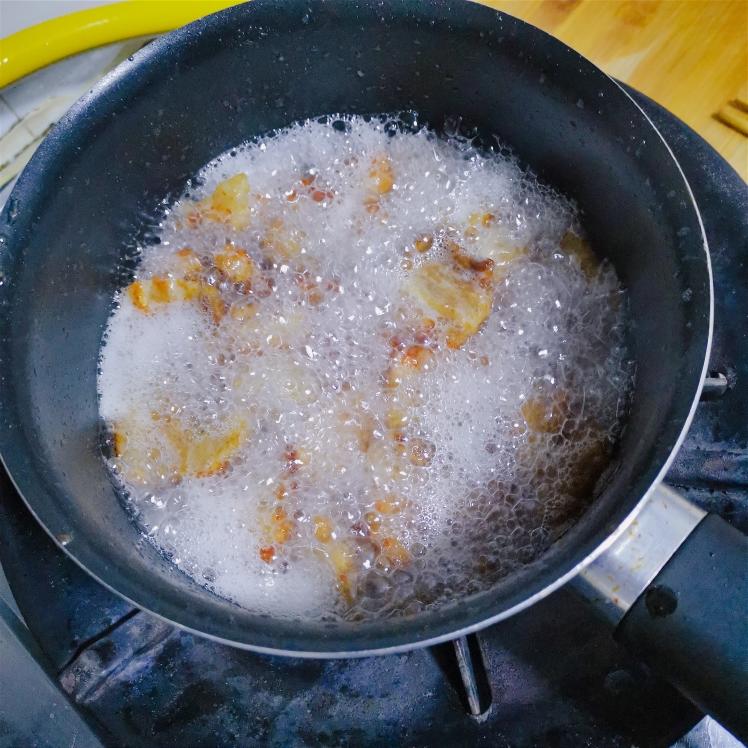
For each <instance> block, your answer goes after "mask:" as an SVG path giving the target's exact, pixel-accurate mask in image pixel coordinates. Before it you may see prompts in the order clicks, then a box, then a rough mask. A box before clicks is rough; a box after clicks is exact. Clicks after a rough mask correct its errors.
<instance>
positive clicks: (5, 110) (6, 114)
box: [0, 95, 18, 137]
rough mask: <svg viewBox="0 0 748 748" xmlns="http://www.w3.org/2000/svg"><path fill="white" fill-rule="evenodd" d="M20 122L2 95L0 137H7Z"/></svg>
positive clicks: (0, 102)
mask: <svg viewBox="0 0 748 748" xmlns="http://www.w3.org/2000/svg"><path fill="white" fill-rule="evenodd" d="M16 122H18V117H17V116H16V113H15V112H14V111H13V110H12V109H11V108H10V107H9V106H8V105H7V104H6V103H5V102H4V101H3V98H2V96H1V95H0V137H2V136H3V135H5V133H6V132H8V130H10V129H11V127H13V125H15V124H16Z"/></svg>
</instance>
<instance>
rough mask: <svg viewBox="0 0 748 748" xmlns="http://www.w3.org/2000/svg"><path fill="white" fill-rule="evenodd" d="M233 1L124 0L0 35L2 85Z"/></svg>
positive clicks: (168, 28)
mask: <svg viewBox="0 0 748 748" xmlns="http://www.w3.org/2000/svg"><path fill="white" fill-rule="evenodd" d="M230 5H237V0H127V1H126V2H121V3H112V4H111V5H101V6H98V7H96V8H90V9H88V10H82V11H79V12H78V13H70V14H69V15H66V16H60V17H59V18H53V19H51V20H49V21H44V23H39V24H37V25H36V26H31V27H29V28H27V29H23V30H22V31H19V32H17V33H15V34H11V35H10V36H6V37H3V38H1V39H0V87H3V86H7V85H8V84H10V83H13V82H15V81H17V80H18V79H19V78H23V76H24V75H28V74H29V73H33V72H34V71H35V70H39V69H40V68H43V67H45V66H46V65H49V64H51V63H53V62H58V61H59V60H62V59H64V58H65V57H69V56H70V55H74V54H77V53H78V52H83V51H85V50H87V49H93V48H94V47H101V46H102V45H104V44H111V43H112V42H118V41H122V40H123V39H132V38H133V37H138V36H156V35H158V34H163V33H164V32H166V31H171V30H172V29H175V28H178V27H179V26H184V25H185V24H186V23H189V22H190V21H194V20H195V19H196V18H201V17H202V16H206V15H208V14H209V13H215V12H216V11H218V10H222V9H223V8H228V7H229V6H230Z"/></svg>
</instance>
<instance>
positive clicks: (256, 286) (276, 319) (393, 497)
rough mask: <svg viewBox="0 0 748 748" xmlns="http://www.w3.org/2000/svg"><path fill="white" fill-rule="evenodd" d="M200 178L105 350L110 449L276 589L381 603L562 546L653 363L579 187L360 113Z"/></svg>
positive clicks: (234, 569)
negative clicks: (590, 242)
mask: <svg viewBox="0 0 748 748" xmlns="http://www.w3.org/2000/svg"><path fill="white" fill-rule="evenodd" d="M237 174H245V175H246V177H242V178H239V179H238V180H237V179H236V178H235V175H237ZM232 178H234V180H233V181H232V182H231V183H230V184H231V185H233V186H232V187H231V189H232V190H233V192H231V190H229V192H230V195H229V198H230V199H228V202H227V201H226V200H224V199H221V200H219V201H218V202H215V201H214V202H213V203H211V202H210V200H211V196H212V195H214V194H217V193H215V190H216V188H219V192H220V193H221V194H222V195H223V197H224V198H225V197H226V188H225V187H221V185H222V184H223V185H225V184H226V182H225V180H227V179H229V180H231V179H232ZM198 181H199V182H200V184H201V186H200V187H199V188H197V189H195V190H194V191H192V192H189V193H188V194H186V195H185V196H184V197H183V199H182V200H180V201H179V202H178V203H177V204H176V205H175V206H173V208H172V209H171V211H170V212H169V214H168V216H167V218H166V219H165V220H164V222H163V224H162V227H161V231H160V235H159V239H160V242H159V243H157V244H152V245H149V246H145V247H143V248H142V253H141V262H140V265H139V267H138V269H137V276H136V283H140V284H142V285H141V287H140V288H139V291H140V292H139V293H134V290H133V289H134V287H133V286H130V287H128V288H126V289H123V291H122V292H121V293H120V295H119V296H118V299H117V304H116V308H115V312H114V314H113V315H112V318H111V320H110V322H109V327H108V331H107V335H106V339H105V343H104V345H103V347H102V351H101V362H100V363H101V374H100V378H99V390H100V411H101V415H102V417H103V418H104V419H105V420H106V421H107V422H108V423H110V424H111V426H112V429H113V431H114V433H115V434H116V435H117V437H116V439H117V440H118V444H116V445H115V447H116V448H115V456H114V457H113V458H112V459H111V460H110V467H111V469H112V471H113V473H114V475H115V476H116V478H117V480H118V481H119V482H120V484H121V485H122V487H123V490H124V492H125V494H126V496H127V501H128V503H129V506H130V508H131V510H132V511H133V514H134V515H135V519H136V521H137V523H138V525H139V526H140V527H141V528H142V531H143V532H144V533H145V534H146V535H147V536H148V538H149V539H150V540H151V542H153V543H154V544H155V545H156V546H157V547H158V548H159V549H161V550H162V551H163V552H164V553H165V554H167V555H168V557H169V558H170V559H171V560H172V561H173V562H174V563H175V564H176V565H177V566H178V567H179V568H180V569H182V570H183V571H184V572H185V573H187V574H189V575H190V576H192V577H193V578H195V579H196V580H197V581H198V582H200V583H201V584H204V585H205V586H207V587H208V588H209V589H211V590H213V591H214V592H216V593H217V594H219V595H222V596H225V597H227V598H229V599H231V600H233V601H235V602H236V603H238V604H240V605H243V606H245V607H247V608H250V609H252V610H257V611H263V612H268V613H272V614H274V615H284V616H290V617H305V618H309V617H316V618H338V617H342V618H346V619H354V620H355V619H360V618H368V617H375V616H391V615H397V614H401V613H403V612H405V613H412V612H417V611H418V610H421V609H424V608H427V607H433V606H438V605H440V604H443V603H444V602H446V601H448V600H451V599H455V598H457V597H459V596H461V595H464V594H468V593H473V592H478V591H480V590H483V589H487V588H488V587H490V586H491V585H493V584H495V583H496V582H497V581H498V580H499V579H501V578H502V577H504V576H505V575H506V574H508V573H510V572H512V571H513V570H515V569H517V568H519V567H520V566H522V565H523V564H526V563H528V562H530V561H532V560H533V559H534V558H536V557H537V556H538V555H539V554H541V553H542V552H543V551H544V550H545V549H546V548H547V547H548V546H549V545H550V543H551V542H552V541H553V540H554V539H555V538H556V537H558V535H559V534H560V533H562V532H563V531H564V529H566V527H568V525H569V523H570V522H572V521H573V520H574V519H575V518H576V517H577V516H578V515H579V513H580V512H581V511H582V510H583V508H584V507H585V506H586V504H587V503H588V502H589V500H590V498H591V496H592V493H593V487H594V483H595V481H596V479H597V478H598V477H599V475H600V473H601V472H602V470H603V469H604V468H605V466H606V464H607V462H608V461H609V455H610V452H611V449H612V447H613V445H614V444H615V441H616V438H617V436H618V434H619V431H620V428H621V424H622V419H623V416H624V412H625V403H626V399H627V394H628V392H629V389H630V386H631V367H630V365H629V363H628V361H627V358H626V351H625V347H624V330H625V319H624V317H625V314H624V312H625V296H624V295H623V293H622V290H621V288H620V285H619V283H618V280H617V278H616V275H615V272H614V270H613V269H612V267H610V266H608V265H607V264H602V265H600V264H599V263H598V262H597V261H596V259H595V258H594V255H592V254H591V253H590V250H589V248H588V247H587V245H586V243H585V242H584V240H583V239H582V236H583V233H582V229H581V227H580V225H579V217H578V215H577V213H576V210H575V208H574V206H573V204H572V203H571V202H570V201H569V200H567V199H565V198H564V197H562V196H560V195H558V194H556V193H554V192H553V191H552V190H550V189H548V188H547V187H544V186H542V185H540V184H539V183H538V182H537V181H536V179H535V178H534V177H533V175H532V174H529V173H528V172H526V171H523V170H522V169H520V167H519V166H518V165H517V163H516V161H515V160H514V159H513V158H512V157H511V155H509V154H508V153H506V152H504V151H501V152H498V153H494V154H486V153H485V152H481V151H478V150H477V149H476V148H474V147H473V145H472V143H471V142H470V141H469V140H466V139H464V138H460V137H452V138H447V139H445V138H437V137H436V136H435V135H434V133H432V132H431V131H429V130H427V129H422V130H411V131H405V130H400V129H398V128H396V127H393V126H392V123H391V122H388V121H387V120H386V119H376V120H373V121H365V120H364V119H362V118H359V117H350V118H340V119H337V120H335V121H334V124H330V121H327V122H324V123H323V122H306V123H302V124H299V125H295V126H292V127H290V128H288V129H286V130H283V131H281V132H278V133H275V134H273V135H272V136H269V137H266V138H263V139H260V140H258V141H256V142H252V143H248V144H246V145H245V146H243V147H241V148H238V149H236V150H235V151H231V152H230V153H226V154H224V155H222V156H220V157H219V158H218V159H216V160H215V161H214V162H212V163H211V164H208V165H207V166H206V167H205V168H204V170H203V171H202V172H201V173H200V175H199V180H198ZM221 190H223V192H221ZM200 201H202V202H200ZM226 205H228V210H224V208H225V207H226ZM216 206H217V207H216ZM237 206H238V207H237ZM245 258H248V260H249V263H248V262H247V259H245ZM488 260H490V262H488ZM154 279H157V280H158V281H159V282H160V283H161V285H160V286H156V285H154V283H153V281H154ZM445 279H446V280H445ZM445 282H446V283H447V285H449V284H452V285H451V290H452V291H454V292H455V293H456V296H455V298H450V299H447V301H444V299H443V298H442V299H441V300H440V299H435V297H434V294H435V293H436V294H437V296H438V295H439V293H441V292H442V291H443V288H441V287H440V284H441V285H442V286H443V284H444V283H445ZM164 284H166V285H164ZM434 284H436V286H437V287H436V288H435V287H434ZM143 289H145V291H143ZM437 292H438V293H437ZM149 293H151V296H149ZM463 300H467V301H469V302H470V303H468V304H467V305H466V306H465V308H464V309H462V308H461V301H463ZM480 308H483V309H484V313H483V314H482V315H479V316H475V314H474V310H475V309H480ZM464 315H467V316H468V317H470V319H468V318H467V317H465V316H464Z"/></svg>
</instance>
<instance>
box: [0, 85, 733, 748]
mask: <svg viewBox="0 0 748 748" xmlns="http://www.w3.org/2000/svg"><path fill="white" fill-rule="evenodd" d="M636 96H637V98H638V99H639V101H640V103H641V104H642V106H643V107H644V108H645V109H646V110H647V112H648V113H649V115H650V116H651V118H652V119H653V120H654V122H655V124H656V125H657V126H658V127H659V128H660V131H661V132H662V133H663V135H664V136H665V138H666V139H667V140H668V142H669V143H670V145H671V147H672V148H673V150H674V151H675V153H676V156H677V157H678V159H679V160H680V163H681V165H682V166H683V169H684V171H685V172H686V176H687V177H688V179H689V181H690V183H691V186H692V188H693V190H694V193H695V195H696V199H697V202H698V204H699V206H700V207H701V210H702V215H703V218H704V223H705V227H706V232H707V236H708V239H709V243H710V248H711V253H712V262H713V265H714V274H715V287H716V329H715V341H714V349H713V354H712V361H711V365H712V368H713V370H714V371H715V372H717V371H719V372H721V373H724V374H725V375H726V376H727V378H728V381H729V384H730V389H729V390H728V392H727V394H726V395H725V396H724V397H722V398H721V399H718V400H714V401H711V402H704V403H702V404H701V405H700V407H699V409H698V412H697V415H696V419H695V421H694V424H693V426H692V428H691V431H690V433H689V436H688V439H687V441H686V442H685V444H684V446H683V448H682V449H681V452H680V454H679V456H678V459H677V461H676V463H675V464H674V466H673V468H672V469H671V471H670V473H669V474H668V481H669V482H670V483H671V484H674V485H676V486H678V487H679V488H680V489H681V490H682V491H683V492H684V493H686V495H688V496H689V497H690V498H691V499H693V500H694V501H696V502H697V503H699V504H700V505H701V506H703V507H704V508H706V509H708V510H710V511H716V512H718V513H720V514H722V515H723V516H724V517H726V518H727V519H728V520H729V521H730V522H732V523H734V524H735V525H737V526H739V527H740V528H741V529H742V530H743V531H746V530H748V354H746V353H745V351H748V345H747V344H748V340H747V339H746V338H747V337H748V265H747V264H746V263H748V246H747V245H746V240H747V238H748V189H747V188H746V185H745V184H744V183H743V181H742V180H741V179H740V178H739V177H738V175H737V174H735V172H734V171H732V169H730V167H729V166H728V165H727V164H726V163H725V162H724V161H723V160H722V159H721V158H720V157H719V156H718V155H717V154H716V153H715V152H714V151H713V150H712V149H711V148H710V147H709V146H708V145H707V144H706V143H705V142H704V141H703V140H701V138H699V137H698V136H697V135H696V134H695V133H694V132H693V131H691V130H690V129H689V128H687V127H686V126H685V125H684V124H683V123H681V122H680V121H679V120H677V119H676V118H675V117H673V116H672V115H670V114H669V113H667V112H666V111H665V110H663V109H662V108H660V107H659V106H657V105H656V104H654V103H652V102H651V101H649V100H648V99H646V98H645V97H643V96H641V95H638V94H636ZM0 562H1V563H2V566H3V568H4V570H5V573H6V576H7V578H8V580H9V583H10V585H11V587H12V590H13V593H14V595H15V598H16V601H17V603H18V606H19V608H20V610H21V612H22V614H23V616H24V618H25V620H26V622H27V624H28V626H29V628H30V630H31V632H32V633H33V634H34V636H35V637H36V639H37V640H38V642H39V644H40V646H41V648H42V650H43V651H44V653H45V654H46V655H47V657H48V658H49V660H50V661H51V663H52V665H53V667H54V668H55V669H56V672H57V675H58V678H59V681H60V684H61V685H62V687H63V689H64V690H65V691H66V692H67V693H68V694H69V696H70V697H71V699H72V700H73V702H74V703H75V704H76V705H77V706H78V707H79V709H80V711H81V712H82V714H83V715H84V716H85V717H86V718H87V719H88V720H89V721H90V723H91V724H92V726H93V727H94V729H95V730H96V732H97V733H99V734H100V735H101V737H102V739H103V740H104V742H105V743H107V744H111V745H127V746H140V745H164V746H172V745H174V746H214V745H234V744H236V745H242V746H246V745H255V744H262V745H267V744H270V745H283V746H287V745H294V746H296V745H299V746H303V745H330V746H332V745H335V746H337V745H341V746H342V745H356V746H359V745H360V746H367V745H372V746H373V745H377V746H379V745H392V744H397V745H408V746H410V745H413V746H420V745H435V744H438V745H490V746H535V745H539V746H573V747H574V748H578V747H579V746H595V747H597V748H608V747H611V748H613V747H618V746H630V745H632V744H635V745H639V746H667V745H670V744H672V743H673V742H674V741H675V740H676V739H677V738H678V737H679V736H681V735H683V734H684V733H685V732H686V731H687V730H688V729H689V728H690V727H691V726H692V725H693V724H695V722H696V721H697V720H698V719H699V717H700V715H699V713H698V711H697V710H696V709H695V708H694V707H692V706H691V705H690V704H689V703H688V702H686V701H685V700H684V699H683V698H681V697H680V696H679V695H678V694H677V693H676V692H675V691H674V690H673V689H672V688H671V687H670V686H668V685H667V684H665V683H663V682H662V681H660V680H659V679H657V678H656V677H655V676H654V675H653V674H651V673H650V672H649V671H648V670H647V669H646V668H645V667H644V666H642V665H641V664H638V663H637V662H636V661H634V660H633V659H632V658H631V657H629V656H628V655H627V654H626V653H625V652H624V651H623V650H622V649H621V648H620V647H618V645H617V644H616V643H615V642H614V641H613V639H612V637H611V635H610V630H609V628H608V627H607V626H606V625H605V624H604V623H602V622H601V621H599V620H598V619H597V618H596V617H595V614H594V612H593V611H592V610H590V609H589V608H588V607H587V606H586V604H585V603H584V602H582V601H581V600H579V599H578V598H577V597H576V596H574V594H573V593H572V592H570V591H569V590H566V589H561V590H559V591H558V592H556V593H554V594H553V595H551V596H550V597H549V598H547V599H546V600H544V601H542V602H540V603H539V604H537V605H536V606H534V607H533V608H532V609H530V610H528V611H525V612H523V613H520V614H519V615H517V616H515V617H514V618H512V619H510V620H508V621H505V622H502V623H500V624H498V625H495V626H493V627H491V628H489V629H487V630H485V631H483V632H481V633H480V634H479V635H477V637H469V642H470V647H471V649H472V653H473V659H474V664H475V665H476V666H478V664H479V662H480V660H482V662H483V664H484V666H485V667H484V668H481V667H477V687H478V694H477V695H478V698H479V700H480V702H481V709H486V707H487V710H486V711H484V712H483V714H482V715H481V716H479V717H471V716H469V714H468V709H467V697H466V695H465V692H464V688H463V686H462V681H461V679H460V676H459V670H458V665H457V660H456V659H455V654H454V649H453V647H452V645H451V644H446V645H440V646H438V647H434V648H431V649H422V650H417V651H414V652H410V653H407V654H402V655H392V656H386V657H377V658H370V659H359V660H327V661H319V660H301V659H287V658H280V657H270V656H265V655H258V654H253V653H251V652H245V651H241V650H237V649H232V648H230V647H227V646H224V645H221V644H217V643H215V642H212V641H209V640H207V639H202V638H200V637H196V636H193V635H191V634H188V633H186V632H184V631H181V630H179V629H176V628H174V627H172V626H170V625H168V624H166V623H164V622H162V621H160V620H158V619H155V618H153V617H151V616H150V615H148V614H147V613H143V612H141V611H139V610H136V609H133V608H132V607H131V606H130V605H129V604H127V603H125V602H124V601H122V600H120V599H119V598H117V597H116V596H114V595H113V594H112V593H110V592H109V591H107V590H106V589H104V588H103V587H101V586H100V585H99V584H97V583H96V582H95V581H94V580H92V579H91V578H89V577H88V575H87V574H85V573H84V572H82V571H81V570H80V569H79V568H78V567H77V566H76V565H75V564H74V563H73V562H71V561H70V560H69V559H68V558H67V557H66V556H65V555H64V554H63V553H62V552H60V551H59V550H58V549H57V548H56V546H54V544H53V543H52V542H51V541H50V539H49V538H48V537H47V535H46V534H45V533H44V531H43V530H42V529H41V528H40V527H39V526H38V525H37V524H36V522H35V521H34V519H33V518H32V517H31V515H30V514H29V512H28V510H27V509H26V507H25V505H24V504H23V503H22V501H21V500H20V498H19V497H18V496H17V495H16V494H15V492H14V491H13V489H12V487H11V485H10V482H9V480H8V479H7V477H6V476H5V475H4V474H2V475H0ZM489 704H490V706H488V705H489Z"/></svg>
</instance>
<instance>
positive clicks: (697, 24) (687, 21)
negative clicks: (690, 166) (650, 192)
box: [482, 0, 748, 181]
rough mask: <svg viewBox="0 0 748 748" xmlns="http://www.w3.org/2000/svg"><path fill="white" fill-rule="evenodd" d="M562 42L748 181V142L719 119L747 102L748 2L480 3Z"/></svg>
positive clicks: (532, 0)
mask: <svg viewBox="0 0 748 748" xmlns="http://www.w3.org/2000/svg"><path fill="white" fill-rule="evenodd" d="M482 1H483V2H484V3H485V4H486V5H490V6H491V7H493V8H496V9H498V10H504V11H506V12H507V13H510V14H511V15H513V16H517V17H518V18H522V19H524V20H525V21H528V22H529V23H532V24H534V25H535V26H538V27H540V28H541V29H543V30H544V31H547V32H548V33H550V34H553V36H556V37H558V38H559V39H561V40H562V41H564V42H565V43H566V44H568V45H569V46H570V47H573V48H574V49H576V50H577V51H578V52H580V53H581V54H583V55H584V56H585V57H587V58H589V59H590V60H592V62H594V63H595V64H596V65H598V66H599V67H601V68H602V69H603V70H604V71H605V72H606V73H608V74H609V75H612V76H614V77H616V78H618V79H619V80H622V81H624V82H625V83H628V84H630V85H631V86H633V87H634V88H636V89H638V90H639V91H641V92H642V93H645V94H647V95H648V96H650V97H651V98H652V99H654V100H655V101H657V102H658V103H659V104H662V105H663V106H664V107H666V108H667V109H669V110H670V111H671V112H673V114H675V115H677V116H678V117H680V118H681V119H682V120H683V121H684V122H686V124H688V125H690V126H691V127H692V128H693V129H694V130H696V132H698V133H699V134H700V135H701V136H702V137H704V138H705V139H706V140H707V141H708V142H709V143H711V145H712V146H714V148H716V149H717V150H718V151H719V152H720V153H721V154H722V155H723V156H724V157H725V158H726V159H727V160H728V161H729V162H730V163H731V164H732V166H733V168H734V169H735V170H736V171H737V172H738V173H739V174H740V176H741V177H742V178H743V179H744V180H746V181H748V138H746V136H745V135H743V134H741V133H740V132H738V131H737V130H734V129H732V128H731V127H728V126H727V125H725V124H722V122H720V121H718V120H717V119H716V118H715V116H714V115H715V113H716V112H717V111H719V109H720V108H721V107H722V106H723V105H725V104H726V103H727V102H728V101H730V100H732V99H734V98H736V97H740V98H742V99H744V100H746V99H748V0H482Z"/></svg>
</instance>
